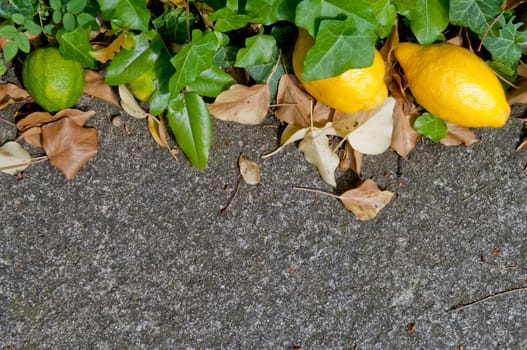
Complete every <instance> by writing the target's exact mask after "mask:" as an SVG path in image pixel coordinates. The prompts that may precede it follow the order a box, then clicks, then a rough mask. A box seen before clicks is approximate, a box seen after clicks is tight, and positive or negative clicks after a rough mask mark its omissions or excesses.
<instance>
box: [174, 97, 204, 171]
mask: <svg viewBox="0 0 527 350" xmlns="http://www.w3.org/2000/svg"><path fill="white" fill-rule="evenodd" d="M166 117H167V119H168V126H169V127H170V130H171V131H172V133H173V134H174V136H175V137H176V141H177V143H178V145H179V147H180V148H181V150H182V151H183V152H184V153H185V155H186V156H187V157H188V159H189V160H190V162H191V163H192V164H193V165H194V166H195V167H196V168H198V169H200V170H203V169H205V167H206V166H207V161H208V158H209V149H210V145H211V140H212V121H211V118H210V115H209V111H208V109H207V105H206V104H205V102H204V101H203V99H202V98H201V96H199V95H198V94H197V93H196V92H186V93H180V94H178V95H177V96H176V97H175V98H173V99H172V100H171V101H170V102H169V104H168V111H167V114H166Z"/></svg>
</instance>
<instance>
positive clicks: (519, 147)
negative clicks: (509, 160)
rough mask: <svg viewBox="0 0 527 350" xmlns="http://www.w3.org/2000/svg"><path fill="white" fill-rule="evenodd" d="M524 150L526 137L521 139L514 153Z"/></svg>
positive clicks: (526, 145) (526, 142) (526, 144)
mask: <svg viewBox="0 0 527 350" xmlns="http://www.w3.org/2000/svg"><path fill="white" fill-rule="evenodd" d="M524 149H527V137H526V138H524V139H523V141H522V142H521V143H520V145H519V146H518V147H516V152H520V151H523V150H524Z"/></svg>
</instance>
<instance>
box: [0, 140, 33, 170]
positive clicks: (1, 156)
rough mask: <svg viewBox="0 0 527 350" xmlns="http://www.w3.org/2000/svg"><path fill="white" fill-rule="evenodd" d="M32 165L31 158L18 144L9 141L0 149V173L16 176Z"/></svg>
mask: <svg viewBox="0 0 527 350" xmlns="http://www.w3.org/2000/svg"><path fill="white" fill-rule="evenodd" d="M30 163H31V156H30V155H29V153H27V151H26V150H25V149H24V147H22V145H20V144H19V143H18V142H15V141H9V142H6V143H4V144H3V145H2V146H1V147H0V171H2V172H4V173H6V174H9V175H16V174H17V173H19V172H21V171H24V170H25V169H26V168H27V167H28V166H29V164H30Z"/></svg>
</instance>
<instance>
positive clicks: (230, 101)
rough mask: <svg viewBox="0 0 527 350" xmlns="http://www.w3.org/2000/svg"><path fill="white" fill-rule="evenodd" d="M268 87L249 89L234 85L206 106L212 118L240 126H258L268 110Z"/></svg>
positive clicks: (257, 85) (260, 85) (261, 85)
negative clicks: (239, 124)
mask: <svg viewBox="0 0 527 350" xmlns="http://www.w3.org/2000/svg"><path fill="white" fill-rule="evenodd" d="M269 95H270V92H269V86H268V85H264V84H256V85H253V86H251V87H247V86H245V85H240V84H234V85H232V86H231V87H230V88H229V89H228V90H226V91H223V92H222V93H221V94H219V95H218V97H216V100H215V101H214V103H212V104H208V105H207V107H208V109H209V112H210V114H212V115H213V116H214V117H216V118H218V119H220V120H223V121H230V122H237V123H241V124H249V125H257V124H260V123H261V122H262V121H263V120H264V118H265V116H266V115H267V112H268V110H269Z"/></svg>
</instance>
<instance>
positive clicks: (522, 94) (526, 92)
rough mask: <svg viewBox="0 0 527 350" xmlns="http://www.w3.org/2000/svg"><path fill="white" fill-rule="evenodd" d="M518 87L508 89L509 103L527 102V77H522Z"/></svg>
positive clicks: (517, 84)
mask: <svg viewBox="0 0 527 350" xmlns="http://www.w3.org/2000/svg"><path fill="white" fill-rule="evenodd" d="M516 86H517V88H515V89H514V88H511V89H509V91H507V101H508V102H509V104H511V105H512V104H515V103H522V104H527V79H522V80H520V82H518V83H516Z"/></svg>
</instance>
